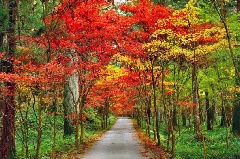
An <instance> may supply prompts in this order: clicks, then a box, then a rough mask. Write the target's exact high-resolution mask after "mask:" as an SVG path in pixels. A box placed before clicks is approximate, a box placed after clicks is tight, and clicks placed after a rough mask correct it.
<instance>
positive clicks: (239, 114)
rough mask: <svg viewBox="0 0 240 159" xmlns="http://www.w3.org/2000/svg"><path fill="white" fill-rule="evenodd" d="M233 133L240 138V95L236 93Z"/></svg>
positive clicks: (239, 81) (239, 80) (239, 62)
mask: <svg viewBox="0 0 240 159" xmlns="http://www.w3.org/2000/svg"><path fill="white" fill-rule="evenodd" d="M239 59H240V56H238V60H237V61H238V63H237V66H238V69H239V68H240V60H239ZM239 85H240V79H239V78H238V77H236V86H239ZM232 120H233V121H232V132H233V134H234V135H236V136H240V93H239V92H237V93H236V97H235V99H234V102H233V119H232Z"/></svg>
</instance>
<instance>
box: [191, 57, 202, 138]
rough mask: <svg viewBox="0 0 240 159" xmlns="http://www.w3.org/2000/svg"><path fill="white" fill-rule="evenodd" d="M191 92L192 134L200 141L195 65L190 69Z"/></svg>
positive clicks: (200, 127)
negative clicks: (192, 105)
mask: <svg viewBox="0 0 240 159" xmlns="http://www.w3.org/2000/svg"><path fill="white" fill-rule="evenodd" d="M192 90H193V104H194V107H193V115H194V133H195V137H196V138H197V139H199V138H200V139H201V133H202V126H201V122H200V116H199V98H198V81H197V64H196V62H194V63H193V68H192Z"/></svg>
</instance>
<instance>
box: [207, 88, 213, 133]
mask: <svg viewBox="0 0 240 159" xmlns="http://www.w3.org/2000/svg"><path fill="white" fill-rule="evenodd" d="M205 98H206V112H207V130H213V125H212V124H213V120H214V119H213V118H214V114H213V106H211V107H210V102H209V97H208V92H207V91H206V92H205Z"/></svg>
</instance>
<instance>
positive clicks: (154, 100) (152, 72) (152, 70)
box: [151, 60, 161, 146]
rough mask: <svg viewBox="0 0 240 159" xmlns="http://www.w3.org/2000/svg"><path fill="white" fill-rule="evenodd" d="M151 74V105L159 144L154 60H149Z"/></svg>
mask: <svg viewBox="0 0 240 159" xmlns="http://www.w3.org/2000/svg"><path fill="white" fill-rule="evenodd" d="M151 63H152V64H151V65H152V66H151V76H152V91H153V107H154V111H155V124H156V125H155V126H156V137H157V145H158V146H159V145H160V144H161V140H160V133H159V121H158V107H157V97H156V81H155V77H154V60H152V61H151Z"/></svg>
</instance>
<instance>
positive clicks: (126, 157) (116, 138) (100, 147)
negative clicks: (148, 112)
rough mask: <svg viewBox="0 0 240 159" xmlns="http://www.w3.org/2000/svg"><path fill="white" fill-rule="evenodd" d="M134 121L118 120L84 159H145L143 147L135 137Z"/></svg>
mask: <svg viewBox="0 0 240 159" xmlns="http://www.w3.org/2000/svg"><path fill="white" fill-rule="evenodd" d="M134 133H135V130H134V128H133V125H132V121H131V120H130V119H128V118H118V120H117V122H116V123H115V125H114V126H113V127H112V128H111V129H110V130H109V131H107V132H106V133H105V134H104V136H103V137H102V138H101V139H100V140H99V141H97V142H96V143H95V144H94V145H93V146H92V147H91V148H90V150H89V151H88V152H87V153H86V154H85V155H84V156H83V158H82V159H143V158H144V157H142V156H141V154H140V150H141V149H142V147H141V146H140V145H139V141H138V139H137V137H136V136H134Z"/></svg>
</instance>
